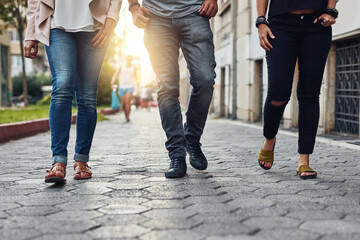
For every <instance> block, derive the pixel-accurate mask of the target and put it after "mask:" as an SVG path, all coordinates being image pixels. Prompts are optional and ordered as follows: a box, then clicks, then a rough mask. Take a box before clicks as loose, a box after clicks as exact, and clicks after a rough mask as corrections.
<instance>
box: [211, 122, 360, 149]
mask: <svg viewBox="0 0 360 240" xmlns="http://www.w3.org/2000/svg"><path fill="white" fill-rule="evenodd" d="M216 121H218V122H222V123H230V124H233V125H237V126H241V127H248V128H253V129H258V130H261V131H262V130H263V127H262V126H259V125H255V124H252V123H246V122H242V121H238V120H225V119H217V120H216ZM278 133H279V134H282V135H286V136H291V137H295V138H298V133H297V132H291V131H289V130H286V129H279V131H278ZM261 136H262V135H261ZM316 141H317V142H321V143H325V144H329V145H331V146H337V147H344V148H348V149H353V150H360V146H358V145H354V144H352V143H351V142H352V141H355V142H358V141H359V140H358V139H355V140H333V139H331V138H330V137H324V136H319V135H317V136H316Z"/></svg>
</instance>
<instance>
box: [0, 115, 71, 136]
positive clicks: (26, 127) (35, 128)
mask: <svg viewBox="0 0 360 240" xmlns="http://www.w3.org/2000/svg"><path fill="white" fill-rule="evenodd" d="M75 122H76V115H75V114H74V115H72V120H71V123H75ZM49 129H50V127H49V119H48V118H41V119H36V120H31V121H23V122H17V123H6V124H1V125H0V143H5V142H8V141H11V140H16V139H20V138H24V137H30V136H33V135H35V134H38V133H42V132H47V131H49Z"/></svg>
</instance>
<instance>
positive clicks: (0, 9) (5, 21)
mask: <svg viewBox="0 0 360 240" xmlns="http://www.w3.org/2000/svg"><path fill="white" fill-rule="evenodd" d="M26 9H27V0H0V31H1V30H4V29H7V28H8V27H9V26H11V27H15V28H16V30H17V33H18V34H19V42H20V51H21V62H22V72H23V74H22V83H23V95H24V103H25V106H28V105H29V99H28V88H27V78H26V72H25V58H24V46H23V45H24V44H23V41H24V39H23V36H24V29H25V23H26V17H25V12H26ZM0 33H1V32H0Z"/></svg>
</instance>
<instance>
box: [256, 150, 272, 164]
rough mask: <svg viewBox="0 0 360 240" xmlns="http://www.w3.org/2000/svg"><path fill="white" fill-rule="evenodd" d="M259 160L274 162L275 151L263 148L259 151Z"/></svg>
mask: <svg viewBox="0 0 360 240" xmlns="http://www.w3.org/2000/svg"><path fill="white" fill-rule="evenodd" d="M258 160H259V161H264V162H270V163H273V162H274V151H268V150H264V149H261V150H260V152H259V156H258Z"/></svg>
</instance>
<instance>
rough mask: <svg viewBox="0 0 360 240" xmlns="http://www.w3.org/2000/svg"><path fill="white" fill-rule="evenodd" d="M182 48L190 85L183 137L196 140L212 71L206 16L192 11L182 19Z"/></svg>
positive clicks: (209, 94)
mask: <svg viewBox="0 0 360 240" xmlns="http://www.w3.org/2000/svg"><path fill="white" fill-rule="evenodd" d="M181 23H182V26H181V27H182V28H181V35H180V36H181V49H182V51H183V53H184V57H185V59H186V62H187V66H188V69H189V72H190V83H191V85H192V86H193V90H192V92H191V97H190V102H189V106H188V111H187V112H186V124H185V138H186V141H187V142H190V143H198V142H199V141H200V138H201V135H202V133H203V130H204V127H205V122H206V119H207V115H208V111H209V106H210V103H211V99H212V95H213V90H214V83H215V81H214V79H215V77H216V74H215V71H214V69H215V67H216V62H215V56H214V44H213V34H212V31H211V28H210V23H209V19H208V18H204V17H201V16H198V15H197V14H192V15H190V16H188V17H186V18H182V19H181Z"/></svg>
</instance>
